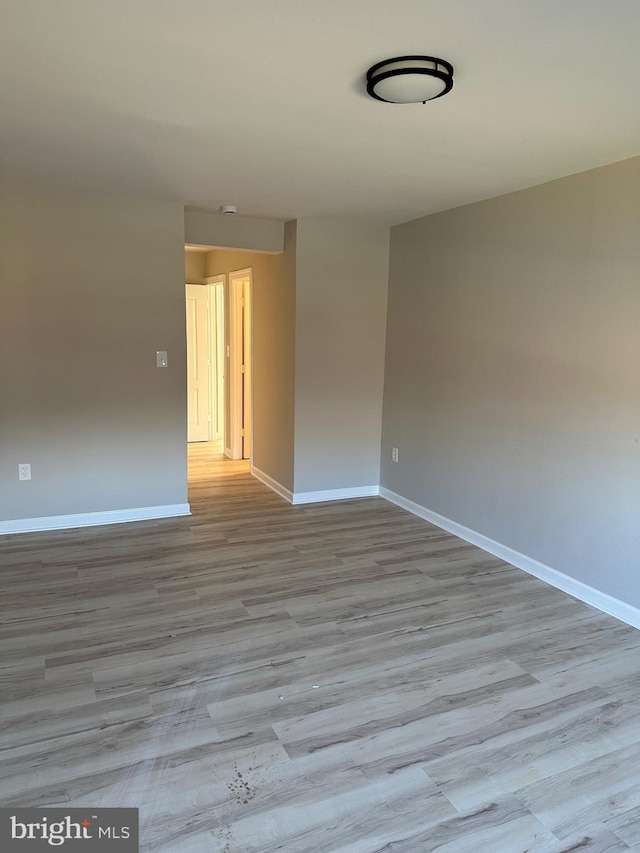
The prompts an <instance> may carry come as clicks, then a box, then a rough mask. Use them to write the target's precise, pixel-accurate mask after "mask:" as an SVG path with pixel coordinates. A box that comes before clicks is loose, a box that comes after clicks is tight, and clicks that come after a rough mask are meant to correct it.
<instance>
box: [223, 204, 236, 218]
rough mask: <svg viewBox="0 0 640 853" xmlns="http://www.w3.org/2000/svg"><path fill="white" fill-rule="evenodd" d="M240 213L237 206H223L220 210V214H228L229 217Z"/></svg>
mask: <svg viewBox="0 0 640 853" xmlns="http://www.w3.org/2000/svg"><path fill="white" fill-rule="evenodd" d="M237 212H238V205H237V204H223V205H222V207H221V208H220V213H226V214H227V216H233V215H234V214H236V213H237Z"/></svg>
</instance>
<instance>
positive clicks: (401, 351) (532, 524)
mask: <svg viewBox="0 0 640 853" xmlns="http://www.w3.org/2000/svg"><path fill="white" fill-rule="evenodd" d="M391 234H392V236H391V264H390V281H389V314H388V328H387V356H386V376H385V395H384V421H383V440H382V471H381V474H382V479H381V482H382V484H383V485H384V486H386V487H387V488H389V489H391V490H392V491H394V492H396V493H399V494H400V495H403V496H404V497H407V498H409V499H411V500H413V501H416V502H417V503H419V504H421V505H423V506H426V507H427V508H429V509H431V510H434V511H436V512H438V513H440V514H442V515H444V516H446V517H448V518H450V519H452V520H454V521H456V522H458V523H460V524H463V525H466V526H467V527H469V528H471V529H473V530H475V531H477V532H480V533H482V534H484V535H486V536H488V537H490V538H492V539H494V540H496V541H498V542H500V543H502V544H503V545H507V546H509V547H511V548H513V549H515V550H517V551H519V552H521V553H523V554H525V555H527V556H529V557H532V558H534V559H537V560H539V561H541V562H542V563H545V564H546V565H548V566H551V567H552V568H554V569H557V570H559V571H561V572H564V573H565V574H567V575H570V576H571V577H574V578H577V579H578V580H581V581H583V582H584V583H587V584H589V585H590V586H593V587H596V588H597V589H600V590H602V591H604V592H607V593H609V594H611V595H613V596H615V597H617V598H621V599H623V600H625V601H627V602H629V603H630V604H633V605H636V606H639V605H640V443H639V441H640V278H639V274H640V158H635V159H633V160H629V161H626V162H623V163H618V164H615V165H612V166H606V167H604V168H601V169H596V170H594V171H591V172H586V173H583V174H580V175H576V176H572V177H569V178H565V179H562V180H559V181H554V182H552V183H549V184H545V185H543V186H539V187H535V188H532V189H528V190H525V191H522V192H518V193H514V194H511V195H507V196H504V197H501V198H497V199H493V200H491V201H486V202H481V203H479V204H475V205H470V206H467V207H463V208H458V209H456V210H451V211H448V212H445V213H441V214H437V215H433V216H429V217H425V218H423V219H419V220H416V221H414V222H410V223H407V224H404V225H401V226H397V227H395V228H393V229H392V232H391ZM394 445H395V446H398V447H399V448H400V461H399V463H396V464H394V463H392V462H391V447H392V446H394Z"/></svg>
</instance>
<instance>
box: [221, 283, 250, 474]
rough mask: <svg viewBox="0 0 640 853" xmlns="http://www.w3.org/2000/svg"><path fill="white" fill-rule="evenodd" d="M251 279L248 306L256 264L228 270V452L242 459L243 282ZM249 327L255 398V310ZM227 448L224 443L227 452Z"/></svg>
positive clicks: (246, 332)
mask: <svg viewBox="0 0 640 853" xmlns="http://www.w3.org/2000/svg"><path fill="white" fill-rule="evenodd" d="M247 280H248V282H249V307H251V303H252V301H253V300H252V297H253V268H252V267H246V268H245V269H241V270H234V271H233V272H230V273H229V344H228V350H227V355H228V366H229V369H228V371H227V376H228V378H229V440H228V442H225V445H227V444H228V455H229V456H230V457H231V459H242V458H243V453H242V407H243V393H242V335H243V328H242V323H243V311H242V301H241V300H242V298H243V290H244V287H243V284H242V283H243V282H245V281H247ZM247 326H248V328H246V329H245V330H244V333H245V335H247V336H248V340H249V359H248V367H249V399H250V400H251V401H253V382H252V377H253V346H252V343H253V312H252V311H251V310H250V311H249V322H248V324H247ZM226 452H227V448H226V447H225V453H226ZM248 458H249V459H253V405H250V411H249V455H248Z"/></svg>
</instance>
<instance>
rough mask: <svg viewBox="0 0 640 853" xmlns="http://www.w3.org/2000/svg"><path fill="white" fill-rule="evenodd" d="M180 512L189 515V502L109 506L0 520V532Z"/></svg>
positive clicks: (147, 518)
mask: <svg viewBox="0 0 640 853" xmlns="http://www.w3.org/2000/svg"><path fill="white" fill-rule="evenodd" d="M181 515H191V507H190V506H189V504H166V505H164V506H143V507H136V508H134V509H111V510H107V511H105V512H81V513H76V514H74V515H48V516H42V517H41V518H17V519H14V520H12V521H0V535H2V534H5V533H35V532H38V531H40V530H67V529H68V528H71V527H94V526H95V525H98V524H124V523H125V522H128V521H150V520H151V519H155V518H174V517H177V516H181Z"/></svg>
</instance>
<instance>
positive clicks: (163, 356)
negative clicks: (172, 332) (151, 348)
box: [156, 350, 169, 367]
mask: <svg viewBox="0 0 640 853" xmlns="http://www.w3.org/2000/svg"><path fill="white" fill-rule="evenodd" d="M168 363H169V362H168V360H167V352H166V350H156V367H166V366H167V365H168Z"/></svg>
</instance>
